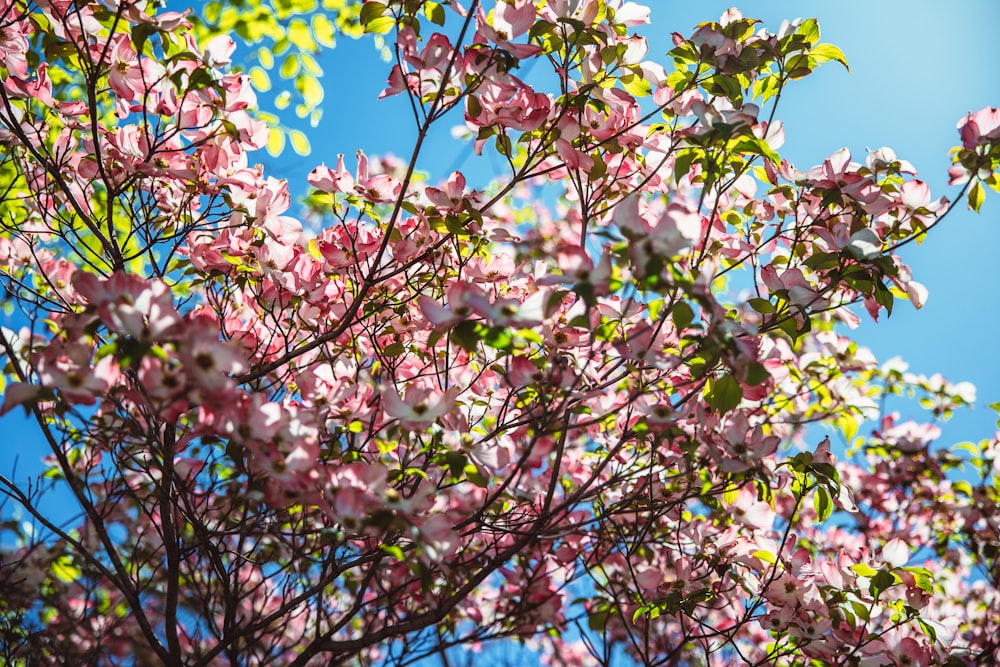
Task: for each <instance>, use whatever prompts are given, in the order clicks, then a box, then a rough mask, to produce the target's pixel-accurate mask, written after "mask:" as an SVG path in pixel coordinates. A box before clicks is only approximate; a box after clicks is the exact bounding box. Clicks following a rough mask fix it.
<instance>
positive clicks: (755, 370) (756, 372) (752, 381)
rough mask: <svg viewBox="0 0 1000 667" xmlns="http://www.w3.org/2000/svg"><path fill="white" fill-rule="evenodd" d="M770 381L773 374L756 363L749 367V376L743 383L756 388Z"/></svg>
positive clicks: (762, 365) (747, 375)
mask: <svg viewBox="0 0 1000 667" xmlns="http://www.w3.org/2000/svg"><path fill="white" fill-rule="evenodd" d="M769 379H771V374H770V373H769V372H768V370H767V368H765V367H764V364H760V363H757V362H756V361H755V362H753V363H751V364H750V365H749V366H747V374H746V377H745V378H744V380H743V381H744V382H745V383H746V384H748V385H750V386H751V387H756V386H758V385H761V384H764V383H765V382H767V381H768V380H769Z"/></svg>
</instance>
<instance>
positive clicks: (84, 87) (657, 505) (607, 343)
mask: <svg viewBox="0 0 1000 667" xmlns="http://www.w3.org/2000/svg"><path fill="white" fill-rule="evenodd" d="M0 6H2V9H3V12H2V15H3V17H4V19H3V20H4V23H3V31H2V38H0V44H2V52H3V55H4V60H3V61H2V67H3V74H4V78H3V85H2V87H0V100H2V105H0V144H2V145H3V153H2V156H3V157H2V162H0V183H2V185H3V188H4V198H3V201H2V202H0V217H2V221H3V223H2V224H3V234H2V236H0V276H2V278H0V279H2V281H3V285H4V288H5V290H6V296H7V302H8V303H9V304H10V305H11V306H13V310H12V311H11V314H10V315H9V317H8V324H9V325H10V328H4V329H3V330H2V334H0V350H2V353H3V355H4V364H5V365H4V374H5V382H6V383H7V384H6V391H5V395H4V400H3V406H2V410H3V412H5V413H6V412H9V411H12V410H19V409H23V410H24V411H25V413H26V414H28V415H29V416H30V417H31V418H32V419H33V420H34V421H35V422H37V424H38V427H39V429H40V431H39V432H40V437H42V438H43V439H44V442H45V443H46V445H47V446H48V448H49V449H50V452H51V453H50V454H49V456H48V457H47V464H48V466H49V467H48V472H47V473H46V477H45V480H44V483H43V484H23V483H19V482H18V480H16V479H12V478H8V477H0V488H2V492H3V494H4V495H5V498H6V500H7V503H8V504H7V506H5V510H4V511H5V515H4V522H3V523H2V524H0V535H2V541H0V558H2V565H0V588H2V590H3V591H4V595H3V597H2V599H0V647H2V650H3V651H4V653H3V657H4V658H5V660H6V661H7V662H8V663H10V664H24V665H28V664H31V665H33V664H50V663H51V664H129V663H131V664H159V663H162V664H167V665H208V664H239V665H243V664H247V665H249V664H261V665H265V664H266V665H274V664H289V665H320V664H343V663H355V664H399V665H402V664H411V663H414V662H419V661H420V660H422V659H424V658H427V657H428V656H433V655H435V654H439V656H440V657H442V658H444V656H445V655H446V653H447V652H448V651H450V650H452V648H453V647H458V648H461V647H467V648H468V649H469V650H481V648H482V647H483V646H484V645H486V646H488V645H502V644H503V643H504V642H507V643H510V642H515V641H516V642H520V643H521V644H523V645H524V646H526V647H527V648H528V649H530V650H531V651H534V652H537V653H538V654H539V656H540V659H543V660H544V661H546V663H547V664H567V665H568V664H581V665H593V664H608V663H610V662H612V661H613V660H617V659H619V658H620V657H621V656H622V655H623V654H627V655H628V656H629V657H630V658H631V659H632V660H634V661H635V662H638V663H642V664H650V665H652V664H662V665H667V664H713V665H714V664H719V665H722V664H733V663H741V662H745V663H748V664H782V665H813V664H865V665H869V664H871V665H874V664H908V665H914V664H923V665H930V664H966V663H975V662H977V661H982V662H989V661H991V660H994V661H995V660H1000V646H998V639H997V637H998V632H997V630H998V628H1000V599H998V596H997V593H996V590H995V584H996V583H997V577H998V576H1000V575H998V570H997V569H996V565H995V564H996V556H997V545H998V542H1000V534H998V533H1000V530H998V523H997V522H998V501H1000V482H998V475H997V472H998V468H997V466H998V465H1000V464H998V463H997V461H998V458H1000V441H998V440H997V439H996V438H995V437H994V438H992V439H986V440H983V441H982V442H980V443H978V444H972V443H966V444H964V445H961V446H958V447H955V448H952V449H943V448H938V447H934V446H932V444H933V443H934V441H935V440H936V439H937V438H938V436H939V429H938V426H937V423H938V422H939V421H940V420H943V419H946V418H947V417H948V416H949V415H950V414H951V412H952V411H954V410H955V409H958V408H961V407H963V406H966V405H968V404H970V403H971V402H972V401H973V400H974V390H973V389H972V388H971V387H970V386H968V385H966V384H964V383H959V384H950V383H948V382H946V381H944V380H943V379H942V378H940V377H939V376H933V377H921V376H916V375H913V374H910V373H908V372H907V371H906V368H905V366H904V365H903V364H902V363H901V362H898V361H893V362H890V363H887V364H883V365H879V364H878V362H876V360H875V359H874V358H872V356H871V355H870V354H869V353H868V352H867V351H866V350H864V349H862V348H859V347H858V346H857V345H856V344H855V343H853V342H852V341H851V340H850V338H849V337H848V336H847V335H845V327H847V328H850V327H853V326H855V325H856V324H857V322H858V319H859V318H858V316H857V315H856V314H855V313H854V312H853V311H852V310H851V306H853V305H855V304H859V305H861V306H862V307H863V309H864V310H865V311H867V313H868V315H869V316H870V317H872V318H873V319H877V318H878V317H879V316H880V315H881V314H882V313H883V312H884V313H885V314H887V315H888V314H891V311H892V309H893V307H894V305H895V302H896V301H897V300H898V299H908V300H910V301H911V302H912V303H913V304H914V305H915V306H917V307H918V308H919V307H920V306H921V305H922V303H923V301H924V299H925V298H926V290H925V289H924V288H923V286H922V285H920V283H918V282H916V281H915V280H913V277H912V275H911V272H910V270H909V268H908V267H907V266H906V265H905V264H904V263H903V262H902V261H901V260H900V258H899V256H898V255H897V254H896V250H897V249H898V248H899V247H901V246H902V245H904V244H907V243H909V242H910V241H912V240H915V239H916V240H919V239H922V238H923V237H924V236H925V235H926V233H927V232H928V230H930V229H931V228H932V227H934V226H935V225H936V224H938V223H939V222H940V221H941V220H942V219H943V218H944V216H946V215H947V213H948V212H949V211H950V210H952V208H953V207H954V206H955V205H956V204H950V203H949V202H948V201H947V200H945V199H933V198H932V197H931V195H930V192H929V189H928V187H927V185H926V184H925V183H923V182H922V181H920V180H917V179H916V178H915V173H914V170H913V168H912V166H911V165H909V163H907V162H906V161H905V160H901V159H898V158H897V157H896V156H895V155H894V154H893V152H892V151H891V150H889V149H885V148H883V149H879V150H876V151H873V152H871V153H870V154H869V155H868V156H866V158H865V159H864V162H863V163H858V162H854V161H852V159H851V156H850V155H849V154H848V153H847V151H846V150H844V151H838V152H837V153H835V154H833V155H831V156H830V157H829V158H828V159H827V160H825V161H824V163H823V164H821V165H818V166H816V167H813V168H811V169H808V170H806V171H799V170H797V169H795V167H793V166H792V165H791V164H789V163H788V162H787V161H785V160H783V159H782V158H781V156H780V154H779V153H778V151H779V150H780V149H781V146H782V143H783V141H784V132H783V129H782V126H781V122H780V120H777V116H776V108H777V104H778V101H779V100H780V98H781V96H782V94H783V93H784V90H785V87H786V86H787V85H789V84H790V83H791V82H793V81H794V80H796V79H800V78H802V77H805V76H808V75H809V74H810V73H811V72H812V71H813V70H814V69H815V68H816V67H817V66H819V65H821V64H823V63H827V62H837V63H841V64H843V65H845V66H846V64H847V63H846V60H845V58H844V56H843V54H842V53H841V52H840V50H839V49H837V48H836V47H834V46H832V45H828V44H823V43H822V42H820V33H819V27H818V25H817V23H816V22H815V21H814V20H806V21H800V22H795V23H786V24H784V25H782V26H781V28H780V29H779V30H778V31H777V32H776V33H775V32H771V31H769V30H768V29H766V28H763V27H761V26H759V25H758V22H756V21H754V20H752V19H747V18H744V17H743V16H742V15H741V14H740V13H739V12H738V11H736V10H730V11H729V12H727V13H726V14H725V15H724V16H723V17H722V18H721V20H720V21H718V22H710V23H704V24H702V25H700V26H698V28H697V29H696V31H695V32H694V34H693V35H692V36H691V37H684V36H682V35H680V34H675V35H674V37H673V44H674V48H673V50H672V51H671V52H670V54H669V56H670V62H669V63H668V65H669V66H667V67H665V66H663V65H660V64H656V63H654V62H652V61H650V60H647V59H646V55H647V54H646V43H645V40H644V39H643V38H642V37H641V36H640V35H639V34H638V33H637V32H636V29H637V28H638V27H639V26H641V25H643V24H644V23H646V22H647V20H648V11H647V10H645V9H644V8H642V7H640V6H639V5H636V4H635V3H632V2H626V3H621V2H618V1H617V0H548V1H547V2H538V3H535V2H531V1H529V0H501V1H500V2H497V3H496V4H495V6H492V5H491V6H483V5H482V3H481V2H480V1H479V0H473V1H472V2H471V3H469V7H467V8H466V7H462V6H459V5H458V3H456V2H441V3H438V2H430V1H417V0H390V1H388V2H366V3H364V5H363V6H362V7H360V8H354V9H350V8H346V7H344V6H342V5H340V4H333V5H330V4H327V5H324V6H323V7H324V9H338V10H341V13H339V14H337V16H338V17H340V18H338V20H339V21H341V23H340V26H341V30H351V29H355V28H353V27H352V25H353V24H352V23H351V20H352V19H351V17H356V18H357V26H358V28H356V29H363V30H365V31H368V32H369V33H373V34H377V35H387V36H389V37H390V39H391V42H392V45H393V46H392V55H393V60H394V64H393V66H392V68H391V71H390V72H389V74H388V82H387V87H386V89H385V91H384V92H383V96H393V95H403V96H406V97H407V98H408V100H409V102H410V108H411V109H412V120H413V122H414V123H415V125H416V127H417V130H418V133H417V140H416V143H415V145H414V146H413V149H412V151H411V153H410V156H409V158H408V159H407V160H406V161H399V160H398V159H393V158H370V157H368V156H366V155H365V154H364V153H363V152H359V153H358V154H357V156H356V159H355V163H356V164H355V165H354V167H355V168H354V170H353V171H351V170H349V169H348V167H347V164H348V162H349V161H346V160H345V159H344V158H343V156H341V158H340V159H339V161H338V162H337V164H336V165H335V166H334V167H327V166H324V165H321V166H319V167H316V169H314V170H313V171H312V172H311V174H310V176H309V179H308V182H309V186H310V188H311V190H310V193H309V195H308V197H307V198H306V199H305V201H304V202H303V211H302V214H301V215H300V216H299V217H298V218H295V217H292V216H290V215H289V214H288V213H289V209H290V208H291V206H292V197H291V195H290V190H289V185H288V183H286V182H285V181H282V180H279V179H277V178H275V177H273V176H271V175H268V174H265V173H264V170H263V168H262V167H260V166H259V165H256V166H255V165H253V159H254V158H253V156H252V155H251V154H252V153H253V152H254V151H256V150H258V149H261V148H263V147H265V146H267V145H268V143H269V141H271V140H272V139H271V137H272V136H273V135H272V134H271V133H270V130H269V128H268V126H267V124H266V122H265V120H264V119H266V114H263V113H261V112H260V111H259V110H258V109H257V106H256V96H255V93H254V90H253V87H252V85H251V81H254V82H257V83H258V84H259V83H260V80H261V74H259V73H258V72H259V71H264V70H259V71H258V70H257V69H253V68H251V69H250V73H249V74H243V73H241V72H239V71H236V70H235V69H234V68H233V66H232V62H231V58H232V54H233V51H234V49H235V47H236V45H235V43H234V42H233V40H232V39H231V38H230V37H229V36H228V35H226V34H225V32H223V33H222V34H215V32H214V31H228V30H234V31H236V32H237V33H238V34H239V35H240V36H242V37H243V38H244V40H247V41H250V42H254V43H255V44H256V46H255V47H254V48H256V49H257V50H256V51H255V52H254V54H255V57H256V58H257V59H259V60H260V61H261V65H260V66H261V67H263V68H265V69H266V67H267V64H268V62H267V61H268V58H270V56H269V55H267V54H271V53H279V52H282V50H283V49H286V48H287V49H293V50H291V51H288V53H297V54H298V55H297V56H296V57H297V58H298V61H297V62H299V63H301V67H303V68H305V70H309V71H310V72H311V73H310V76H311V77H312V80H316V81H318V77H319V73H318V72H317V71H315V70H313V69H312V68H311V67H310V66H309V60H308V59H306V58H305V57H304V56H303V54H308V53H310V52H311V50H312V49H313V47H314V46H315V45H316V44H323V43H324V40H326V42H330V40H329V39H328V38H330V37H331V36H332V35H331V29H329V25H328V24H331V23H332V19H330V18H329V17H326V15H325V14H324V13H323V12H322V11H319V10H317V8H316V5H315V4H314V3H313V4H310V3H304V4H301V5H288V6H287V7H286V6H285V5H284V4H275V5H274V13H273V15H270V14H269V13H268V12H267V11H263V10H262V9H261V8H262V7H271V5H261V4H247V5H246V11H243V12H235V13H234V12H233V11H230V10H228V9H222V5H216V4H212V3H209V4H208V5H206V9H205V11H206V15H207V16H206V17H203V18H202V19H199V20H197V21H195V19H194V18H193V17H188V16H186V15H184V14H178V13H173V12H160V13H157V12H156V11H155V7H154V6H153V5H146V4H144V3H142V2H138V3H128V2H125V3H120V4H119V3H111V2H109V3H107V4H101V3H99V2H84V1H81V2H78V3H69V2H65V1H63V0H59V1H56V2H45V3H40V4H34V3H26V2H23V0H0ZM240 6H242V5H240ZM355 11H356V12H357V13H356V14H354V13H352V12H355ZM283 12H284V13H283ZM296 12H314V13H313V14H312V18H311V19H310V22H309V23H306V22H305V20H304V19H302V18H301V16H300V15H299V14H297V13H296ZM324 17H325V18H324ZM341 19H342V20H341ZM286 20H287V22H285V23H282V21H286ZM323 21H326V23H323ZM255 22H260V25H257V23H255ZM320 24H322V27H320ZM263 25H266V26H272V28H273V30H272V28H267V29H266V30H265V28H264V27H261V26H263ZM274 26H277V27H274ZM282 30H285V31H287V34H286V33H282V32H281V31H282ZM275 31H277V32H275ZM261 35H265V36H266V38H267V39H270V40H272V41H271V42H267V43H266V44H264V43H260V42H255V40H257V39H258V37H259V36H261ZM293 35H294V36H293ZM310 40H315V43H316V44H314V43H313V42H312V41H310ZM293 45H294V46H293ZM294 48H298V49H301V51H299V52H296V51H294ZM287 62H290V61H289V60H286V61H285V63H287ZM291 62H293V65H290V66H289V68H288V71H287V72H283V75H286V76H298V75H299V74H300V72H299V71H296V72H292V70H293V69H295V66H296V65H295V64H294V63H295V62H296V61H295V60H292V61H291ZM285 63H283V64H282V65H281V66H280V69H281V70H284V69H285ZM531 64H534V65H535V66H536V67H538V68H539V69H544V70H545V73H546V74H545V76H539V77H538V78H539V80H541V81H547V82H548V83H546V84H545V86H546V87H544V88H543V87H542V84H540V83H530V82H528V81H527V80H525V79H522V78H519V77H518V76H517V73H518V72H519V71H521V72H523V71H527V70H528V68H529V65H531ZM546 77H548V78H546ZM533 80H534V79H533ZM311 86H313V84H309V85H308V86H305V87H304V88H303V89H300V90H299V93H300V94H301V95H302V96H303V98H302V105H303V108H304V109H305V110H306V112H307V113H306V114H300V115H308V112H310V111H311V109H312V106H313V105H315V104H317V103H318V102H319V100H320V97H319V96H317V94H314V93H309V92H308V91H310V90H313V88H312V87H311ZM310 95H312V96H310ZM459 117H462V118H463V119H464V124H465V128H466V129H467V130H468V132H469V133H470V139H471V140H472V141H473V144H474V147H475V150H476V152H477V153H480V154H481V153H484V152H487V153H492V154H494V155H495V156H499V158H500V159H501V160H503V163H504V164H505V165H506V167H507V173H505V175H504V176H503V177H501V178H498V179H497V180H495V181H494V182H492V183H489V184H484V185H483V186H482V187H480V188H474V187H471V186H470V185H469V183H468V182H467V178H466V176H465V175H464V174H462V173H459V172H455V173H453V174H450V175H447V176H446V177H444V178H440V179H438V178H433V177H428V176H427V175H423V174H419V173H418V172H417V171H416V164H417V161H418V158H419V157H420V155H421V152H422V151H426V150H427V149H428V145H427V144H428V139H427V137H428V133H429V132H430V130H431V128H432V126H435V125H437V124H440V123H442V122H458V119H459ZM959 129H960V137H961V141H962V145H961V147H959V148H957V149H956V150H955V152H954V155H953V164H952V168H951V171H950V174H951V179H952V182H953V183H954V184H956V185H961V186H962V190H961V192H960V193H959V195H958V196H957V197H956V198H955V201H957V202H960V203H961V204H965V205H968V206H970V207H972V208H975V209H977V210H978V209H979V208H980V206H981V205H982V202H983V198H984V193H985V188H984V186H986V187H992V188H993V189H998V187H1000V186H998V178H997V173H998V171H1000V111H998V110H997V109H983V110H981V111H978V112H976V113H973V114H969V116H968V117H967V118H965V119H963V120H962V121H961V122H960V124H959ZM371 130H372V131H377V128H371ZM272 147H273V145H272ZM901 395H902V396H910V397H914V398H918V399H919V400H920V404H921V405H922V406H923V407H924V408H925V409H926V411H927V413H928V420H927V421H926V422H917V421H910V420H904V419H903V418H901V417H900V416H899V415H898V414H895V413H893V412H891V411H889V410H888V408H886V404H887V402H888V401H889V400H891V399H893V397H896V396H901ZM810 424H822V425H825V426H826V427H828V429H829V430H830V432H831V433H837V434H839V435H841V436H843V438H844V440H845V442H846V443H847V447H846V451H838V452H836V453H837V454H841V455H842V456H840V460H838V457H837V456H835V453H834V452H832V451H831V445H830V441H829V439H825V440H823V441H822V442H821V443H819V444H818V445H816V444H809V443H808V439H810V438H813V437H814V436H813V435H811V434H810V433H809V432H808V431H807V429H808V427H809V425H810ZM49 487H60V488H62V489H64V490H66V491H67V492H68V493H69V495H70V496H71V497H72V498H73V500H74V502H75V504H76V506H77V510H78V512H79V515H78V517H77V519H76V520H74V521H72V522H70V523H69V524H66V523H64V521H63V519H62V518H56V517H53V516H50V515H48V514H46V512H45V511H44V510H43V508H42V505H41V504H40V502H39V495H40V492H41V491H44V490H46V489H47V488H49ZM12 506H13V507H15V508H16V511H17V512H19V513H20V514H21V516H22V517H24V518H27V519H28V521H18V520H16V519H15V518H14V512H13V511H8V508H9V507H12Z"/></svg>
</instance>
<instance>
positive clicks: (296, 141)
mask: <svg viewBox="0 0 1000 667" xmlns="http://www.w3.org/2000/svg"><path fill="white" fill-rule="evenodd" d="M288 140H289V141H290V142H291V144H292V150H293V151H295V153H296V154H297V155H309V152H310V151H311V150H312V149H311V148H310V146H309V139H308V138H307V137H306V135H305V134H304V133H303V132H300V131H299V130H289V132H288Z"/></svg>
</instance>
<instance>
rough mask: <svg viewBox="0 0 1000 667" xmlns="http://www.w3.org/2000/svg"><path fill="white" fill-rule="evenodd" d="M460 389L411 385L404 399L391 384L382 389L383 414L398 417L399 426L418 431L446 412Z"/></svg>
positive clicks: (450, 407)
mask: <svg viewBox="0 0 1000 667" xmlns="http://www.w3.org/2000/svg"><path fill="white" fill-rule="evenodd" d="M459 391H460V390H459V389H458V388H457V387H452V388H451V389H449V390H448V391H446V392H439V391H436V390H433V389H428V388H426V387H419V386H415V385H411V386H410V387H409V388H408V389H407V390H406V393H405V399H404V398H403V397H401V396H400V395H399V392H398V391H396V388H395V387H394V386H392V385H388V386H386V387H383V389H382V406H383V409H384V410H385V414H386V415H388V416H389V417H392V418H393V419H398V420H399V424H400V426H402V427H403V428H405V429H408V430H411V431H420V430H424V429H426V428H427V427H428V426H430V425H431V424H433V423H434V422H436V421H437V420H438V418H440V417H441V416H443V415H445V414H447V413H448V412H449V411H450V410H451V409H452V408H453V407H454V406H455V399H456V398H457V397H458V392H459Z"/></svg>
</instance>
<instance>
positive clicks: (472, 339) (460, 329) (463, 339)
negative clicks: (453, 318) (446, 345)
mask: <svg viewBox="0 0 1000 667" xmlns="http://www.w3.org/2000/svg"><path fill="white" fill-rule="evenodd" d="M451 340H452V341H453V342H454V343H455V344H456V345H458V346H459V347H460V348H462V349H463V350H465V351H466V352H472V351H473V350H475V349H476V348H477V347H478V346H479V341H480V335H479V328H478V324H477V323H476V322H471V321H468V320H466V321H465V322H459V323H458V324H456V325H455V326H454V327H452V330H451Z"/></svg>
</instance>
